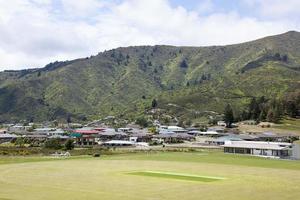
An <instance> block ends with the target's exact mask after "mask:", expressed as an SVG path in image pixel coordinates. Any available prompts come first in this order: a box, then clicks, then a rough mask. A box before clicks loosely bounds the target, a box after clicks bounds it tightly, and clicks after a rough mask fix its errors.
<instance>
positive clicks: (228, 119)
mask: <svg viewBox="0 0 300 200" xmlns="http://www.w3.org/2000/svg"><path fill="white" fill-rule="evenodd" d="M224 121H225V123H226V127H227V128H230V127H231V124H232V123H233V121H234V116H233V110H232V107H231V105H230V104H227V106H226V107H225V110H224Z"/></svg>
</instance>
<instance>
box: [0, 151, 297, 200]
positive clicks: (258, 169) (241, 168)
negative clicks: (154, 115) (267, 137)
mask: <svg viewBox="0 0 300 200" xmlns="http://www.w3.org/2000/svg"><path fill="white" fill-rule="evenodd" d="M28 159H29V160H27V158H24V157H23V158H15V159H11V160H9V159H8V158H1V157H0V160H1V161H2V164H1V165H0V199H1V200H2V199H10V200H12V199H15V200H18V199H22V200H40V199H43V200H50V199H51V200H52V199H55V200H60V199H72V200H79V199H80V200H83V199H89V200H93V199H95V200H96V199H97V200H98V199H101V200H117V199H118V200H119V199H122V200H143V199H145V200H152V199H153V200H160V199H162V200H168V199H174V200H175V199H184V200H198V199H212V200H213V199H223V200H240V199H243V200H248V199H249V200H250V199H251V200H252V199H255V200H266V199H272V200H281V199H298V198H299V196H300V190H299V185H300V162H299V161H279V160H269V159H262V158H253V157H249V156H232V155H224V154H222V153H220V152H203V153H201V152H194V153H150V154H149V153H148V154H129V155H115V156H103V157H100V158H93V157H84V158H80V157H77V158H74V159H64V160H53V159H48V158H46V161H43V162H38V159H39V158H28ZM5 160H7V161H9V162H8V163H9V164H5V162H6V161H5ZM13 160H15V161H16V162H15V163H14V162H13ZM22 160H23V161H22ZM41 160H45V158H42V159H41ZM128 172H164V173H166V172H172V174H178V175H180V174H181V175H182V174H185V175H187V174H188V175H195V176H203V177H224V178H226V179H224V180H221V181H214V182H200V181H199V182H196V181H178V180H172V179H170V178H150V177H146V176H132V175H128V174H126V173H128Z"/></svg>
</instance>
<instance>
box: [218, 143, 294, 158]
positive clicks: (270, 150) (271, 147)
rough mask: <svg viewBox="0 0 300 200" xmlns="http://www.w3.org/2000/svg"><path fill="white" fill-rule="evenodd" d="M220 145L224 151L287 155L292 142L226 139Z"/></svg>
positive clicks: (289, 152) (274, 155) (258, 154)
mask: <svg viewBox="0 0 300 200" xmlns="http://www.w3.org/2000/svg"><path fill="white" fill-rule="evenodd" d="M222 146H223V147H224V152H225V153H237V154H251V155H257V156H270V157H289V156H291V151H292V144H291V143H285V142H258V141H226V142H225V144H224V145H222Z"/></svg>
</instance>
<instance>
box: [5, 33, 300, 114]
mask: <svg viewBox="0 0 300 200" xmlns="http://www.w3.org/2000/svg"><path fill="white" fill-rule="evenodd" d="M299 46H300V33H297V32H289V33H286V34H283V35H279V36H273V37H267V38H264V39H261V40H257V41H252V42H248V43H244V44H238V45H230V46H214V47H199V48H198V47H171V46H154V47H153V46H141V47H128V48H118V49H115V50H111V51H106V52H103V53H100V54H98V55H97V56H94V57H91V58H88V59H79V60H76V61H72V62H66V63H62V64H61V66H59V67H53V68H49V67H47V68H44V69H41V70H36V71H34V70H31V71H28V72H26V73H25V72H9V73H8V72H2V73H0V91H1V92H0V111H1V112H0V113H1V114H0V120H1V119H2V120H5V119H11V120H13V119H20V118H21V119H24V118H25V119H26V118H27V119H28V118H31V117H35V118H36V119H39V120H43V119H55V118H57V117H62V118H64V119H65V118H66V116H67V115H68V114H71V115H72V116H73V117H74V118H78V119H80V118H82V116H87V117H89V118H93V117H96V116H106V115H115V114H120V115H121V114H124V113H134V114H136V113H139V112H142V111H143V109H145V108H146V107H149V105H150V102H151V100H152V98H158V99H159V103H160V106H162V107H163V108H166V107H165V105H166V104H168V103H170V102H171V103H175V104H178V105H180V106H184V107H186V108H187V109H192V110H200V111H203V110H214V111H222V110H223V107H224V105H225V104H226V103H228V102H230V103H233V104H235V107H236V110H238V109H239V108H240V107H242V106H244V105H245V103H247V102H248V100H249V97H250V96H261V95H265V96H267V97H274V96H280V95H282V94H283V93H284V92H287V91H293V90H295V89H296V88H299V87H300V79H299V77H300V71H299V63H300V53H299V52H300V50H299ZM275 53H280V54H281V55H284V54H286V55H288V58H289V59H288V62H283V61H278V60H274V59H273V57H272V56H274V54H275ZM270 56H271V59H270ZM182 60H186V62H187V64H188V67H187V68H182V67H180V63H181V62H182ZM248 63H254V64H252V65H251V66H252V68H253V69H248V68H245V67H246V66H247V65H248ZM245 69H247V70H245ZM203 76H206V77H208V76H209V78H206V79H205V80H202V77H203ZM187 83H189V86H187ZM142 96H145V97H146V99H143V98H142Z"/></svg>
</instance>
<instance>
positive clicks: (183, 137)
mask: <svg viewBox="0 0 300 200" xmlns="http://www.w3.org/2000/svg"><path fill="white" fill-rule="evenodd" d="M194 139H195V136H193V135H189V134H187V133H172V134H158V135H153V139H152V140H154V141H158V142H160V143H161V142H164V143H181V142H184V141H192V140H194Z"/></svg>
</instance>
